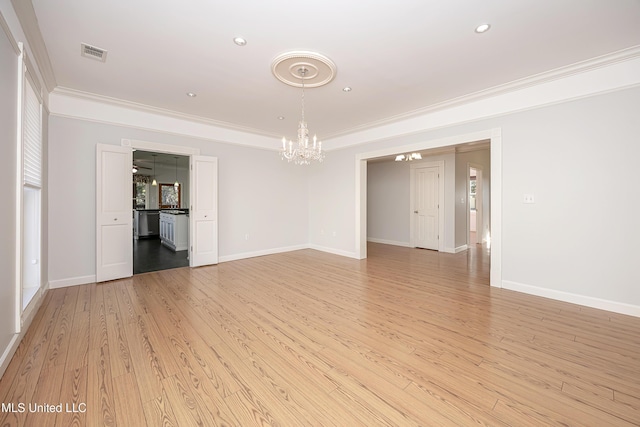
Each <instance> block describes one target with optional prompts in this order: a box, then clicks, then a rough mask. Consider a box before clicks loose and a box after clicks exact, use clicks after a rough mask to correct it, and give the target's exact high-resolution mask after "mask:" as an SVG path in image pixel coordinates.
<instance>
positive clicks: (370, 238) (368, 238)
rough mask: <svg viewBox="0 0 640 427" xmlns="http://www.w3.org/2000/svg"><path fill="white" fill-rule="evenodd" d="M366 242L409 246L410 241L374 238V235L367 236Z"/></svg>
mask: <svg viewBox="0 0 640 427" xmlns="http://www.w3.org/2000/svg"><path fill="white" fill-rule="evenodd" d="M367 242H372V243H382V244H383V245H393V246H403V247H405V248H411V247H412V246H411V242H398V241H395V240H385V239H376V238H375V237H367Z"/></svg>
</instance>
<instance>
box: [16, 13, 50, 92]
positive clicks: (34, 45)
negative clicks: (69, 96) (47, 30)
mask: <svg viewBox="0 0 640 427" xmlns="http://www.w3.org/2000/svg"><path fill="white" fill-rule="evenodd" d="M11 5H12V6H13V10H14V11H15V12H16V16H17V17H18V21H20V25H21V26H22V30H23V31H24V35H25V37H26V38H27V43H28V45H29V48H30V49H31V52H32V53H33V56H34V59H35V61H36V64H37V66H38V70H40V74H41V76H42V79H43V80H44V85H45V87H46V88H47V92H51V91H52V90H53V89H54V88H55V87H56V86H57V83H56V77H55V74H54V73H53V67H52V66H51V60H50V59H49V53H48V52H47V46H46V45H45V43H44V39H43V38H42V33H41V32H40V27H39V26H38V18H37V17H36V11H35V10H34V9H33V4H32V3H31V1H24V0H11Z"/></svg>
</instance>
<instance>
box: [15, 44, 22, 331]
mask: <svg viewBox="0 0 640 427" xmlns="http://www.w3.org/2000/svg"><path fill="white" fill-rule="evenodd" d="M18 47H19V49H20V54H19V55H18V69H17V70H16V71H17V72H18V81H17V85H18V93H17V106H16V108H17V114H16V116H17V120H18V123H17V128H16V189H15V190H16V205H15V213H16V224H15V230H16V247H15V254H16V264H15V280H16V283H15V287H16V300H15V305H16V306H15V310H16V312H15V316H14V322H15V324H14V332H15V333H20V331H21V327H22V311H23V310H22V226H23V222H24V218H23V217H22V212H23V210H24V209H23V205H22V199H23V187H24V186H23V184H22V183H23V177H22V173H23V172H22V168H23V162H22V136H23V129H24V124H23V117H24V105H25V103H24V96H25V95H24V92H25V90H24V88H25V82H24V80H25V64H24V45H23V44H22V43H18Z"/></svg>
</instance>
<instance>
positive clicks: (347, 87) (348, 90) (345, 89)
mask: <svg viewBox="0 0 640 427" xmlns="http://www.w3.org/2000/svg"><path fill="white" fill-rule="evenodd" d="M342 91H343V92H351V87H350V86H346V87H344V88H342Z"/></svg>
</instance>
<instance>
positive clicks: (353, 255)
mask: <svg viewBox="0 0 640 427" xmlns="http://www.w3.org/2000/svg"><path fill="white" fill-rule="evenodd" d="M307 247H308V248H309V249H315V250H316V251H320V252H326V253H329V254H334V255H340V256H344V257H347V258H354V259H359V258H357V257H356V253H355V252H348V251H343V250H341V249H334V248H327V247H326V246H319V245H309V246H307Z"/></svg>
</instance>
